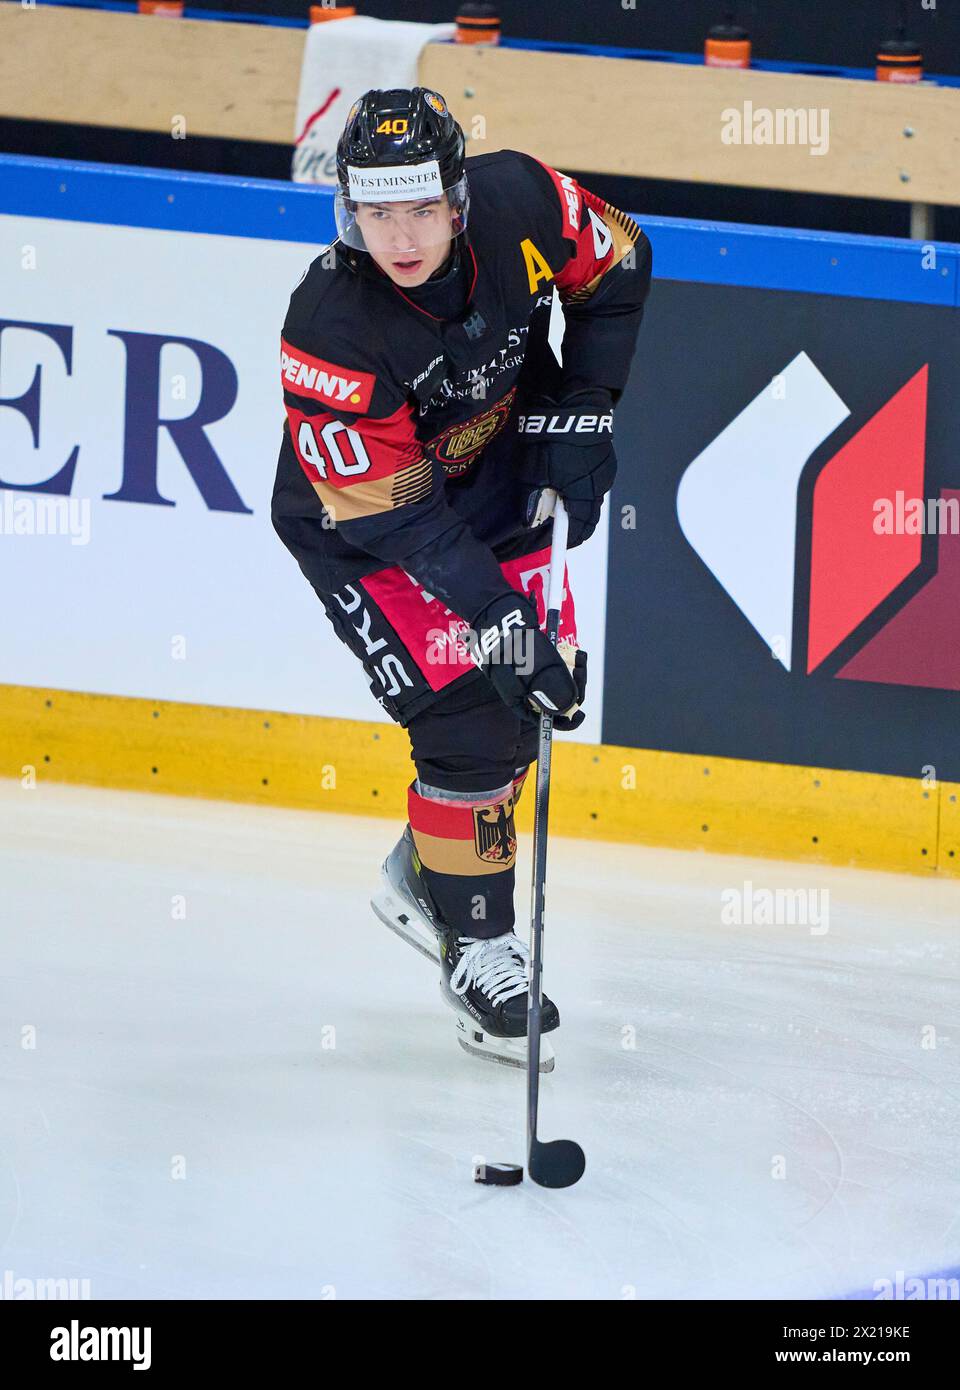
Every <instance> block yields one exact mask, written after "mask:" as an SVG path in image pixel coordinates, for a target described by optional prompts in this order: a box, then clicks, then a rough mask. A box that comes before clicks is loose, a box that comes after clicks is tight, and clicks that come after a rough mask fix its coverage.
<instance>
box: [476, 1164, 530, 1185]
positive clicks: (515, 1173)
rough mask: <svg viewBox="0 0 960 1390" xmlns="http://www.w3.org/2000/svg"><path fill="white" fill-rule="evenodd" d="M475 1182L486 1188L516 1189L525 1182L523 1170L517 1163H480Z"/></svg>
mask: <svg viewBox="0 0 960 1390" xmlns="http://www.w3.org/2000/svg"><path fill="white" fill-rule="evenodd" d="M473 1180H474V1182H480V1183H483V1184H484V1185H485V1186H486V1187H516V1185H517V1183H519V1182H523V1169H522V1168H521V1167H520V1165H519V1164H517V1163H478V1164H476V1166H475V1167H474V1170H473Z"/></svg>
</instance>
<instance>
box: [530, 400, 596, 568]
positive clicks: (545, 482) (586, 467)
mask: <svg viewBox="0 0 960 1390" xmlns="http://www.w3.org/2000/svg"><path fill="white" fill-rule="evenodd" d="M517 429H518V432H519V434H520V435H521V443H522V444H523V445H525V446H526V447H525V448H524V450H523V452H522V454H521V459H520V468H519V475H520V482H521V485H522V487H523V488H524V489H526V490H527V494H528V495H527V504H526V517H525V520H526V523H527V525H528V526H539V525H541V524H542V523H543V522H544V521H545V520H546V519H547V516H548V515H549V511H548V504H547V502H546V501H545V498H544V490H545V489H546V488H555V489H556V491H557V492H559V494H560V496H561V497H562V498H563V500H564V503H565V505H566V508H567V515H568V516H569V518H570V530H569V537H568V542H567V543H568V545H571V546H574V545H580V543H581V542H582V541H585V540H587V539H588V537H590V536H591V535H592V534H593V532H594V530H595V529H596V525H597V522H598V521H599V520H600V508H601V506H602V504H603V498H604V494H605V493H607V492H608V491H609V490H610V488H611V487H612V486H613V480H614V478H615V477H616V473H617V458H616V454H615V453H614V451H613V401H612V398H611V396H610V392H609V391H607V390H605V389H604V388H602V387H597V388H595V389H593V390H590V391H575V392H573V393H572V394H571V395H568V396H564V397H563V399H562V400H560V401H555V400H553V399H552V397H550V396H536V397H534V398H533V400H532V401H531V403H530V407H529V409H528V410H527V411H526V412H525V413H524V414H522V415H520V416H519V418H518V421H517Z"/></svg>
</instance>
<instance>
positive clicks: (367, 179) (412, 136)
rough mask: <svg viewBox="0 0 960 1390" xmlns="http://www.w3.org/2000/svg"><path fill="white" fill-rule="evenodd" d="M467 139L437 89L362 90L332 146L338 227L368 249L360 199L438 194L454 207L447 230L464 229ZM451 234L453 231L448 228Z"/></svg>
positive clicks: (347, 237) (345, 238) (354, 244)
mask: <svg viewBox="0 0 960 1390" xmlns="http://www.w3.org/2000/svg"><path fill="white" fill-rule="evenodd" d="M464 154H465V146H464V138H463V131H462V129H461V128H460V125H459V123H458V122H457V120H456V119H455V118H454V116H453V115H452V114H451V112H450V108H449V107H448V106H447V103H446V102H445V101H444V99H443V97H442V96H441V95H440V93H439V92H434V91H431V90H430V89H429V88H428V87H413V88H409V87H396V88H392V89H391V90H389V91H380V90H377V89H374V90H371V91H369V92H364V94H363V96H362V97H359V98H358V99H357V100H356V101H355V102H354V103H353V105H352V106H351V108H350V111H349V114H348V115H347V121H346V124H345V126H344V128H343V134H342V135H341V136H340V140H339V143H338V144H337V180H338V184H339V187H338V190H337V195H336V199H335V211H336V216H337V231H338V232H339V234H340V240H341V241H342V242H344V243H345V244H346V245H348V246H352V247H354V248H356V249H360V250H365V249H366V246H365V243H364V240H363V235H362V233H361V232H360V229H359V227H358V226H357V224H356V209H357V204H358V203H362V202H376V203H389V202H400V201H405V200H410V201H415V200H428V199H437V198H439V197H440V196H441V194H446V198H447V202H448V203H449V204H450V206H451V207H452V208H453V209H454V218H453V221H452V224H451V227H450V232H452V234H453V235H454V236H456V235H459V233H460V232H462V231H463V230H464V228H465V227H466V220H467V207H468V203H469V195H468V190H467V182H466V176H465V174H464ZM448 234H450V233H449V232H448Z"/></svg>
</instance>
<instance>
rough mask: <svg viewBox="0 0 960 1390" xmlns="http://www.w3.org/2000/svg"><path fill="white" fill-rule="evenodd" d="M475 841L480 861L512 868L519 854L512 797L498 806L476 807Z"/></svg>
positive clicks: (474, 821) (474, 822)
mask: <svg viewBox="0 0 960 1390" xmlns="http://www.w3.org/2000/svg"><path fill="white" fill-rule="evenodd" d="M473 841H474V848H475V849H476V851H477V857H478V858H479V859H482V860H484V862H485V863H487V864H500V865H502V866H503V868H505V869H508V868H509V867H510V865H511V864H512V863H513V861H514V856H515V855H516V853H517V835H516V830H515V829H514V823H513V797H512V796H508V797H507V799H506V800H505V801H501V802H498V804H497V805H496V806H483V807H479V808H478V807H474V811H473Z"/></svg>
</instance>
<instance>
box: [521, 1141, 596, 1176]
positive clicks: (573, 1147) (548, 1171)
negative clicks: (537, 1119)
mask: <svg viewBox="0 0 960 1390" xmlns="http://www.w3.org/2000/svg"><path fill="white" fill-rule="evenodd" d="M586 1166H587V1156H586V1154H585V1153H584V1152H583V1149H581V1147H580V1145H579V1144H576V1143H574V1141H573V1140H572V1139H553V1140H551V1141H550V1143H547V1144H541V1142H540V1140H539V1139H534V1140H533V1142H532V1143H531V1145H530V1154H529V1157H528V1160H527V1172H528V1173H529V1174H530V1176H531V1178H533V1181H534V1182H535V1183H538V1184H539V1186H540V1187H572V1186H573V1184H574V1183H575V1182H579V1181H580V1179H581V1178H582V1177H583V1171H584V1169H585V1168H586Z"/></svg>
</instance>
